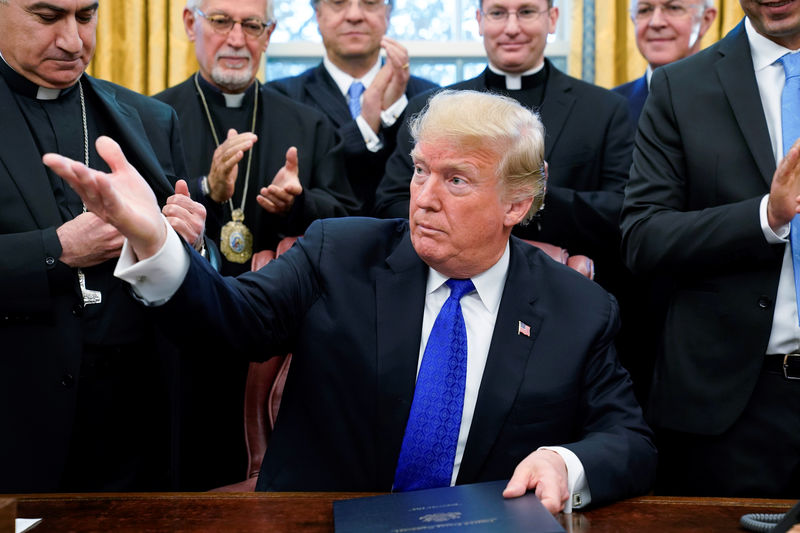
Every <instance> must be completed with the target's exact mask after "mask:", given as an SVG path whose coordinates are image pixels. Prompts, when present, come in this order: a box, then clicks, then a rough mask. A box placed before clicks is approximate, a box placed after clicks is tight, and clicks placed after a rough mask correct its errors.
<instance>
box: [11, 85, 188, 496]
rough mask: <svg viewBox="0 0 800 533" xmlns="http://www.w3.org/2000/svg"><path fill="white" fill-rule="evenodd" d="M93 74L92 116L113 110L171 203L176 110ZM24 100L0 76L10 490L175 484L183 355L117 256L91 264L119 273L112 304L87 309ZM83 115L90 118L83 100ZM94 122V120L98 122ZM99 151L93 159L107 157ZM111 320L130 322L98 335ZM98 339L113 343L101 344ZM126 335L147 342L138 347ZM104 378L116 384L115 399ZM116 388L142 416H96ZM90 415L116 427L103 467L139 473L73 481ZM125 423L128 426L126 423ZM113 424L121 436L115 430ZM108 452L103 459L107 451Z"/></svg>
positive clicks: (149, 176) (109, 296) (80, 476)
mask: <svg viewBox="0 0 800 533" xmlns="http://www.w3.org/2000/svg"><path fill="white" fill-rule="evenodd" d="M81 80H82V84H83V89H84V91H85V92H86V101H87V107H88V108H89V111H90V116H92V115H94V116H101V117H102V122H103V124H105V126H106V128H107V129H104V130H103V131H101V132H100V133H104V134H107V135H112V136H113V137H114V138H115V140H116V141H118V142H119V143H120V145H121V146H122V149H123V151H124V152H125V154H126V155H127V157H128V159H129V161H130V162H131V163H132V164H133V165H134V166H135V167H136V168H137V169H138V170H139V172H141V173H142V175H143V176H144V177H145V179H146V180H147V182H148V183H149V184H150V186H151V187H152V188H153V190H154V191H155V194H156V196H157V198H158V199H159V202H161V203H163V202H164V201H165V199H166V197H167V196H169V195H171V194H173V183H174V181H175V179H176V177H178V176H183V175H184V174H185V169H184V163H183V152H182V149H181V145H180V141H179V135H178V128H177V119H176V117H175V113H174V112H173V111H172V109H170V108H169V107H168V106H165V105H162V104H159V103H155V102H153V101H151V100H149V99H147V98H145V97H144V96H142V95H139V94H136V93H134V92H132V91H129V90H127V89H124V88H122V87H119V86H116V85H113V84H111V83H108V82H104V81H100V80H96V79H93V78H91V77H89V76H83V77H82V79H81ZM73 90H77V88H74V89H73ZM16 98H17V96H15V95H14V94H13V93H12V91H11V89H10V87H9V85H8V84H7V83H6V81H5V80H4V78H3V77H0V117H2V130H0V134H1V135H2V142H0V206H2V208H1V209H0V320H1V321H2V325H0V344H1V345H2V346H3V348H2V353H3V355H2V357H0V397H2V402H0V405H1V406H2V407H1V408H0V427H2V428H3V429H2V432H3V438H2V439H0V491H2V492H27V491H55V490H59V489H66V490H74V489H75V488H76V487H79V488H82V489H83V490H100V489H104V488H113V489H117V490H125V489H131V490H132V489H140V490H141V489H156V488H160V489H166V488H169V486H168V485H167V484H166V480H167V478H168V475H169V472H168V471H167V468H168V467H169V464H168V460H169V459H170V453H171V445H172V442H171V439H172V438H173V435H172V433H171V431H170V427H169V424H170V420H169V415H170V414H171V409H172V408H171V405H172V404H171V403H170V399H169V391H170V388H168V385H169V387H171V386H172V384H173V382H172V381H171V379H172V377H170V376H172V375H173V373H172V372H173V368H171V366H170V365H172V364H174V362H175V360H174V359H173V358H171V357H170V354H172V352H169V351H168V352H166V353H165V352H159V351H156V350H154V349H153V348H154V347H163V346H164V345H163V344H162V342H161V341H159V340H158V339H157V337H156V336H155V335H154V331H155V328H154V327H153V324H152V319H151V317H149V316H145V314H144V313H143V312H142V310H141V308H140V306H138V304H136V303H135V302H134V301H133V299H132V298H131V297H130V296H129V295H128V294H127V291H126V290H125V288H124V286H123V285H122V284H121V283H119V282H118V281H114V278H113V277H112V276H111V270H112V269H113V267H114V264H115V262H114V261H108V262H106V263H103V264H101V265H98V266H95V267H90V268H87V269H84V270H85V272H86V277H87V286H89V288H92V284H93V283H97V282H98V280H103V279H108V280H111V281H110V282H109V283H110V284H109V286H107V287H106V289H108V290H106V291H104V295H103V298H104V302H103V303H102V304H98V305H97V306H95V307H94V308H90V307H91V306H87V308H83V307H82V305H81V304H82V299H81V293H80V291H79V289H78V279H77V271H76V269H73V268H70V267H68V266H67V265H65V264H63V263H61V262H59V261H58V258H59V257H60V256H61V251H62V250H61V244H60V242H59V239H58V237H57V236H56V233H55V232H56V228H57V227H58V226H61V225H62V224H63V223H64V220H63V219H62V215H61V214H60V212H59V206H58V204H57V201H56V199H55V196H54V190H53V187H52V186H51V182H50V180H49V178H48V174H47V173H46V170H45V167H44V165H43V164H42V163H41V157H42V153H41V151H40V148H39V142H40V140H39V134H40V133H41V132H38V131H37V132H32V131H31V128H30V127H29V125H28V123H27V121H26V118H25V117H24V116H23V114H22V112H21V111H20V107H19V106H18V103H17V101H16ZM19 98H22V97H21V96H20V97H19ZM75 103H76V104H77V100H75ZM76 113H78V114H77V118H78V119H79V118H80V114H79V107H76ZM79 124H80V122H78V123H77V124H76V128H78V131H80V129H79V128H80V125H79ZM94 128H96V126H95V125H94V124H90V128H89V131H94ZM90 139H91V138H90ZM90 142H91V140H90ZM81 145H82V143H81ZM81 149H82V148H81ZM90 150H91V153H92V156H91V161H92V164H97V163H98V162H99V159H98V158H97V156H96V154H95V153H94V149H93V148H91V149H90ZM80 159H82V157H80ZM78 206H79V209H80V204H78ZM106 276H107V277H106ZM112 302H113V303H112ZM109 306H111V307H109ZM93 312H94V313H96V314H95V319H94V322H87V320H89V319H88V318H87V316H86V315H87V314H90V313H93ZM103 317H107V318H108V319H109V320H111V321H113V322H114V323H115V324H118V325H119V326H120V327H119V328H117V327H110V328H109V332H108V333H107V334H103V333H98V332H97V331H96V330H95V327H94V326H95V325H97V324H100V323H103V320H102V319H103ZM117 321H118V322H117ZM128 325H130V327H127V326H128ZM118 335H124V337H125V338H121V337H119V336H118ZM89 339H90V340H89ZM162 340H163V339H162ZM89 342H91V343H92V344H97V345H104V346H103V347H101V346H95V347H94V348H92V349H91V350H89V348H88V347H87V343H89ZM118 343H125V344H126V345H127V346H141V347H144V348H143V350H142V353H135V354H131V353H126V352H125V346H116V345H117V344H118ZM107 344H114V345H115V346H114V347H107V346H106V345H107ZM90 351H91V352H92V357H91V358H88V356H89V352H90ZM112 351H116V352H115V353H111V352H112ZM117 352H119V353H117ZM100 353H101V354H102V356H98V354H100ZM172 355H174V354H172ZM95 356H98V357H95ZM95 367H96V368H95ZM123 386H125V387H129V388H128V389H124V388H121V387H123ZM90 387H91V388H92V389H91V390H92V391H93V392H91V393H90V392H89V388H90ZM94 387H97V389H96V390H95V389H94ZM103 387H111V388H114V389H115V390H113V391H108V395H107V396H104V393H103V391H102V388H103ZM95 392H97V394H96V395H95ZM114 394H117V395H119V396H125V395H131V398H130V400H131V403H134V404H135V405H134V407H133V410H134V413H133V414H132V413H131V412H122V411H118V412H115V413H114V416H115V418H113V419H102V418H100V419H93V418H92V417H93V415H92V414H89V413H94V412H96V411H97V410H100V409H101V408H102V407H104V406H100V405H91V404H92V403H93V402H92V401H88V402H87V401H86V400H85V398H95V397H107V398H109V401H111V400H112V399H114V398H115V396H114ZM84 395H86V396H84ZM82 398H84V399H83V400H82ZM114 405H116V403H114ZM127 417H130V418H127ZM79 424H83V425H84V426H83V427H90V426H92V425H94V426H95V427H96V428H108V433H105V434H104V438H105V439H106V440H105V441H104V442H103V443H102V446H103V447H104V448H105V449H107V450H108V452H109V453H108V454H106V455H105V457H106V458H108V457H109V456H110V457H111V461H110V462H109V463H106V464H93V465H92V466H93V467H94V469H96V470H106V471H107V472H108V474H109V478H113V477H114V472H115V470H116V469H117V468H121V465H134V467H133V468H132V469H133V470H135V469H136V468H137V467H136V466H135V465H137V464H138V468H140V469H141V472H140V474H141V476H140V477H139V479H138V480H128V481H125V480H123V481H121V482H120V483H121V484H120V485H113V486H102V485H93V484H92V482H88V481H87V485H88V486H87V485H81V484H80V483H82V482H83V481H85V480H86V478H87V477H88V476H89V474H88V472H87V473H85V476H84V473H81V472H76V473H74V475H75V476H76V477H75V478H74V479H72V480H71V482H74V483H78V485H75V484H71V483H70V482H67V481H65V478H64V476H65V475H66V474H65V464H66V463H67V461H68V457H69V456H70V454H72V455H74V454H75V453H79V452H81V450H70V442H71V438H72V433H73V432H74V431H75V430H76V427H77V426H78V425H79ZM120 424H122V425H123V426H127V430H126V429H124V428H123V429H122V430H119V428H118V427H117V426H119V425H120ZM111 428H117V429H116V430H119V431H121V433H120V434H117V435H114V434H112V431H116V430H114V429H111ZM123 440H126V441H127V442H123ZM151 446H152V449H151ZM96 461H97V462H98V463H100V462H102V461H103V459H102V458H101V457H100V456H98V457H97V458H96ZM154 462H158V464H154ZM151 470H152V471H151ZM127 483H130V484H127Z"/></svg>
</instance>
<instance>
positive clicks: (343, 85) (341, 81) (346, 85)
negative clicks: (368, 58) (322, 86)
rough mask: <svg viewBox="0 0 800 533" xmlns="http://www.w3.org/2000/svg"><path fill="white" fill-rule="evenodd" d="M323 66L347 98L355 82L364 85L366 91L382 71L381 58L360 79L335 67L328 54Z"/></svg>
mask: <svg viewBox="0 0 800 533" xmlns="http://www.w3.org/2000/svg"><path fill="white" fill-rule="evenodd" d="M322 64H323V65H324V66H325V70H327V71H328V74H330V75H331V78H333V81H334V82H336V86H337V87H339V90H340V91H342V94H343V95H345V96H347V91H349V90H350V86H351V85H352V84H353V82H354V81H360V82H361V83H363V84H364V88H365V89H366V88H367V87H369V86H370V84H372V81H373V80H374V79H375V76H377V75H378V71H379V70H380V69H381V61H380V58H378V60H377V61H376V62H375V64H374V65H372V68H371V69H369V71H368V72H367V73H366V74H364V75H363V76H362V77H361V78H360V79H357V78H354V77H353V76H351V75H350V74H348V73H347V72H345V71H343V70H342V69H340V68H339V67H337V66H336V65H334V64H333V61H331V60H330V59H329V58H328V54H325V57H323V58H322Z"/></svg>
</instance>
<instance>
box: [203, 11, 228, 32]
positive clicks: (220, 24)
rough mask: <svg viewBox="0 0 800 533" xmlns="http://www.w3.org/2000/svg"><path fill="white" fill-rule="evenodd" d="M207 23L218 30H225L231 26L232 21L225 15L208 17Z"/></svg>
mask: <svg viewBox="0 0 800 533" xmlns="http://www.w3.org/2000/svg"><path fill="white" fill-rule="evenodd" d="M208 22H210V23H211V25H212V26H213V27H214V28H216V29H218V30H226V29H228V28H230V27H231V26H233V19H232V18H230V17H228V16H226V15H211V16H209V17H208Z"/></svg>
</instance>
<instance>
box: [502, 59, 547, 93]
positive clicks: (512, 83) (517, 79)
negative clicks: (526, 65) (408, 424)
mask: <svg viewBox="0 0 800 533" xmlns="http://www.w3.org/2000/svg"><path fill="white" fill-rule="evenodd" d="M543 68H544V61H542V63H541V64H540V65H539V66H538V67H533V68H532V69H529V70H526V71H525V72H523V73H521V74H517V73H511V72H506V71H504V70H500V69H499V68H497V67H496V66H494V65H492V63H491V62H489V70H491V71H492V72H494V73H495V74H497V75H498V76H505V78H506V89H508V90H509V91H518V90H519V89H522V77H523V76H530V75H531V74H536V73H537V72H539V71H540V70H542V69H543Z"/></svg>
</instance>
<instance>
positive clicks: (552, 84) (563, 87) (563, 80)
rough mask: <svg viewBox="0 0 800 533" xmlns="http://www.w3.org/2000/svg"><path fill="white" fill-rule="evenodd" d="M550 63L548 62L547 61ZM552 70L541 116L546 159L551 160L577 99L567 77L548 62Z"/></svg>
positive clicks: (548, 77) (546, 87)
mask: <svg viewBox="0 0 800 533" xmlns="http://www.w3.org/2000/svg"><path fill="white" fill-rule="evenodd" d="M545 61H548V60H545ZM548 68H549V69H550V71H549V73H548V76H547V84H546V85H545V90H544V91H545V92H544V102H543V103H542V108H541V109H540V110H539V114H540V115H541V117H542V124H544V130H545V154H544V158H545V159H550V154H551V153H552V152H553V147H554V146H555V145H556V143H557V142H558V138H559V136H560V135H561V131H562V130H563V128H564V124H566V123H567V118H568V117H569V114H570V111H572V106H573V105H575V97H574V96H572V85H571V83H570V80H569V78H568V77H567V76H565V75H564V74H563V73H562V72H561V71H559V70H558V69H557V68H555V67H554V66H553V65H552V64H550V63H549V61H548Z"/></svg>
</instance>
